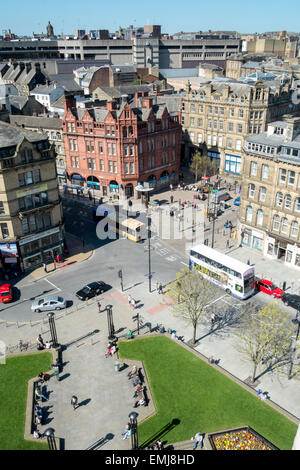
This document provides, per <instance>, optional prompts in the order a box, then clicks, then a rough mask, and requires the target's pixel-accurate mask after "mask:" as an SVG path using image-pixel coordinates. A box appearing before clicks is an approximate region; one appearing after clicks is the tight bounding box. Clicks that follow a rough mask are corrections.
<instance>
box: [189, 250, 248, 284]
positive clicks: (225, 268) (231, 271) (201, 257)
mask: <svg viewBox="0 0 300 470" xmlns="http://www.w3.org/2000/svg"><path fill="white" fill-rule="evenodd" d="M191 256H193V257H194V258H196V259H198V260H199V261H202V263H206V264H208V265H209V266H212V267H214V268H218V269H221V270H222V271H223V272H225V273H227V274H230V275H231V276H234V277H238V278H240V279H241V278H242V275H241V273H239V272H237V271H235V270H234V269H231V268H229V267H228V266H225V265H224V264H222V263H219V262H218V261H214V260H212V259H210V258H207V256H204V255H200V254H199V253H197V252H196V251H193V250H191Z"/></svg>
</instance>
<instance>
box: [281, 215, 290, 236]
mask: <svg viewBox="0 0 300 470" xmlns="http://www.w3.org/2000/svg"><path fill="white" fill-rule="evenodd" d="M288 228H289V223H288V219H287V218H286V217H282V219H281V232H282V233H287V232H288Z"/></svg>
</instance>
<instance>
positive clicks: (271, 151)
mask: <svg viewBox="0 0 300 470" xmlns="http://www.w3.org/2000/svg"><path fill="white" fill-rule="evenodd" d="M243 151H244V155H245V158H244V167H243V177H242V192H241V206H240V215H239V223H240V227H239V237H240V242H241V244H242V245H244V246H247V247H249V248H252V249H253V250H256V251H258V252H260V253H262V254H263V255H264V256H266V257H270V258H275V259H280V260H282V261H283V262H285V263H287V264H288V265H294V266H297V267H298V268H299V269H300V230H299V228H300V118H292V117H289V118H286V119H285V120H284V121H277V122H273V123H270V124H269V125H268V129H267V131H266V132H263V133H261V134H257V135H254V136H249V137H247V138H246V139H245V144H244V149H243Z"/></svg>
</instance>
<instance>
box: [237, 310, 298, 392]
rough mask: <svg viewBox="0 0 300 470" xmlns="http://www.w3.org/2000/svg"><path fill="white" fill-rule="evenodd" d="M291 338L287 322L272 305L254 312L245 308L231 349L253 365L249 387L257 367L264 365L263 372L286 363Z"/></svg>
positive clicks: (291, 330)
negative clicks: (234, 349)
mask: <svg viewBox="0 0 300 470" xmlns="http://www.w3.org/2000/svg"><path fill="white" fill-rule="evenodd" d="M292 335H293V328H292V322H291V320H290V318H289V317H288V315H287V314H286V312H284V311H283V310H281V309H280V307H279V306H278V305H277V304H275V303H274V302H272V303H270V304H267V305H265V306H264V307H262V308H261V309H260V310H258V311H257V310H255V308H254V306H251V305H249V304H248V305H247V306H246V308H245V309H244V313H243V319H242V324H241V328H240V329H239V330H238V331H237V332H236V336H237V341H236V344H235V348H236V350H237V351H238V352H240V353H241V354H242V355H243V356H244V357H245V358H246V359H248V360H249V361H251V362H252V364H253V371H252V376H251V381H252V383H253V382H255V380H256V379H257V375H256V374H257V368H258V366H259V365H261V364H262V365H264V367H265V371H264V372H266V371H268V370H270V369H271V368H275V367H277V368H278V367H280V366H282V365H284V364H286V363H287V362H289V361H290V357H291V347H292V343H293V341H292Z"/></svg>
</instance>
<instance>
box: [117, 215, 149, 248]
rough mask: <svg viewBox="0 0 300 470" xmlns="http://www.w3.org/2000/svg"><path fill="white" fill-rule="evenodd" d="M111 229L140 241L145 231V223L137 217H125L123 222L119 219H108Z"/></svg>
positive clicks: (129, 238) (134, 240) (130, 238)
mask: <svg viewBox="0 0 300 470" xmlns="http://www.w3.org/2000/svg"><path fill="white" fill-rule="evenodd" d="M108 224H109V227H110V229H111V230H113V231H116V232H117V233H119V235H122V236H123V237H126V238H128V240H132V241H133V242H139V241H141V240H142V238H143V231H144V227H145V224H144V223H143V222H140V221H139V220H136V219H131V218H129V219H125V220H123V221H122V222H121V223H119V222H118V221H110V220H109V221H108Z"/></svg>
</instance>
